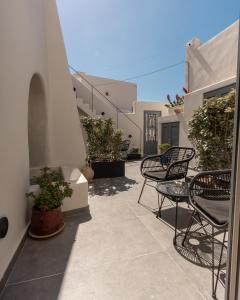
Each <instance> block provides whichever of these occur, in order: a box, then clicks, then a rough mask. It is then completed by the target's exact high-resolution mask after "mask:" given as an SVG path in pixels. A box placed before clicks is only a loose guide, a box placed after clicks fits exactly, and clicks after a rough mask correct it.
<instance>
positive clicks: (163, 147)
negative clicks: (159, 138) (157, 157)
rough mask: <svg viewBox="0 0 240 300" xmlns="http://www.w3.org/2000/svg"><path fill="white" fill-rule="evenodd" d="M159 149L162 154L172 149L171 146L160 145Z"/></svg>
mask: <svg viewBox="0 0 240 300" xmlns="http://www.w3.org/2000/svg"><path fill="white" fill-rule="evenodd" d="M158 148H159V150H160V154H162V153H164V152H166V151H167V150H168V149H169V148H171V145H170V144H160V145H158Z"/></svg>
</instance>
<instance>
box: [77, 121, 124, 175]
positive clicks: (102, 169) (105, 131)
mask: <svg viewBox="0 0 240 300" xmlns="http://www.w3.org/2000/svg"><path fill="white" fill-rule="evenodd" d="M81 122H82V124H83V127H84V129H85V131H86V134H87V152H88V157H87V160H88V161H89V162H90V165H91V167H92V169H93V171H94V178H107V177H120V176H124V175H125V162H124V160H122V159H121V145H122V132H121V131H120V130H119V129H115V128H114V126H113V121H112V119H111V118H106V119H103V118H92V117H82V118H81Z"/></svg>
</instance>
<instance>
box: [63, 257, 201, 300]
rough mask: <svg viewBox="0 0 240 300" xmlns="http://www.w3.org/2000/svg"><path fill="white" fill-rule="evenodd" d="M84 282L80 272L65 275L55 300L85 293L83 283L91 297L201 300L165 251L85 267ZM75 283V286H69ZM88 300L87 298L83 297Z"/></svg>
mask: <svg viewBox="0 0 240 300" xmlns="http://www.w3.org/2000/svg"><path fill="white" fill-rule="evenodd" d="M89 272H90V273H91V274H90V275H89V279H88V282H86V281H85V282H84V283H85V284H84V286H82V285H77V282H81V280H82V274H80V276H79V274H78V272H76V271H75V272H73V273H72V272H69V273H67V274H65V278H64V282H63V285H62V289H61V294H60V297H59V299H60V300H64V299H69V300H75V299H79V296H80V295H82V294H85V293H86V286H87V287H88V289H89V292H90V294H91V297H93V299H95V300H122V299H131V300H139V299H142V300H146V299H161V300H165V299H166V300H169V299H171V300H172V299H178V300H188V299H189V300H193V299H194V300H200V299H204V298H203V297H202V296H201V294H200V293H199V292H198V291H196V290H195V288H194V287H193V286H192V285H191V283H190V282H189V280H188V278H187V277H186V276H185V274H184V273H183V272H182V271H181V269H180V268H179V267H178V266H177V265H176V264H175V263H174V261H173V260H172V259H171V258H170V257H169V256H168V255H167V254H166V253H155V254H149V255H144V256H142V257H137V258H134V259H130V260H124V261H121V262H119V263H116V262H115V263H114V264H112V263H107V264H103V265H101V266H96V267H94V268H91V269H90V270H89ZM72 280H74V282H76V284H75V287H76V288H75V289H74V291H72V287H73V285H74V282H73V281H72ZM87 299H90V298H87Z"/></svg>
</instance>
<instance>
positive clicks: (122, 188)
mask: <svg viewBox="0 0 240 300" xmlns="http://www.w3.org/2000/svg"><path fill="white" fill-rule="evenodd" d="M134 184H137V181H136V180H133V179H130V178H128V177H115V178H100V179H95V180H94V181H93V182H92V183H91V184H90V185H89V195H90V196H95V195H98V196H113V195H116V194H118V193H120V192H126V191H128V190H129V189H130V188H132V186H133V185H134Z"/></svg>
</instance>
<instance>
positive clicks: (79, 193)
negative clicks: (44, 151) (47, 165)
mask: <svg viewBox="0 0 240 300" xmlns="http://www.w3.org/2000/svg"><path fill="white" fill-rule="evenodd" d="M61 169H62V173H63V177H64V180H65V181H67V182H70V186H71V188H72V189H73V194H72V197H71V198H70V199H69V198H67V199H65V200H64V202H63V211H69V210H74V209H78V208H83V207H87V206H88V181H87V179H86V178H85V177H84V176H83V174H82V173H81V172H80V170H79V169H78V168H73V167H69V166H62V167H61Z"/></svg>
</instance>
